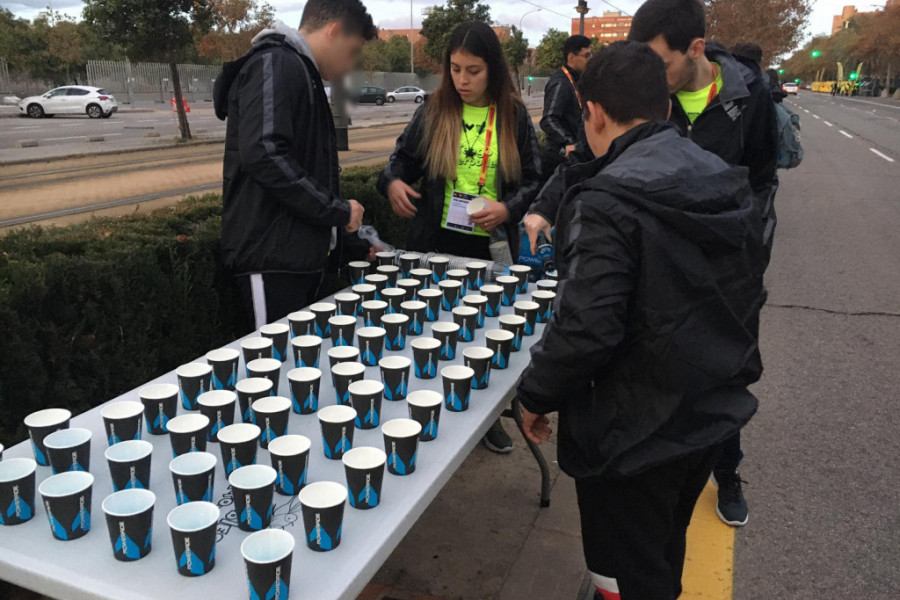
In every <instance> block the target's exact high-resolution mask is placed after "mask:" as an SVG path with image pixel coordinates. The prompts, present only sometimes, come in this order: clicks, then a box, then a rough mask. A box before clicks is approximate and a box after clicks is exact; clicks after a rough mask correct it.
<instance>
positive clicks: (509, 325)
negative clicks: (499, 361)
mask: <svg viewBox="0 0 900 600" xmlns="http://www.w3.org/2000/svg"><path fill="white" fill-rule="evenodd" d="M525 323H526V320H525V317H522V316H519V315H503V316H502V317H500V329H505V330H506V331H511V332H512V333H513V336H514V337H513V342H512V351H513V352H518V351H519V350H521V349H522V338H524V337H525Z"/></svg>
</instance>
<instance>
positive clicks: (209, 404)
mask: <svg viewBox="0 0 900 600" xmlns="http://www.w3.org/2000/svg"><path fill="white" fill-rule="evenodd" d="M197 404H199V405H200V414H201V415H205V416H206V417H207V418H208V419H209V428H208V429H207V430H206V441H208V442H212V443H214V444H215V443H218V441H219V432H220V431H221V430H222V429H224V428H225V427H228V426H229V425H234V409H235V406H236V405H237V393H235V392H231V391H229V390H213V391H211V392H206V393H205V394H202V395H201V396H200V398H199V399H198V400H197Z"/></svg>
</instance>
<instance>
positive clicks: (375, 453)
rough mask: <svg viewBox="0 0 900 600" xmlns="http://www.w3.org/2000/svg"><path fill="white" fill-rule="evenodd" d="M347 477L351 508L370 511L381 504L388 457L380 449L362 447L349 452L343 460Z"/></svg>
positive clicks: (348, 497)
mask: <svg viewBox="0 0 900 600" xmlns="http://www.w3.org/2000/svg"><path fill="white" fill-rule="evenodd" d="M341 460H342V461H343V463H344V473H345V474H346V476H347V499H348V500H349V501H350V506H352V507H353V508H356V509H359V510H369V509H372V508H375V507H376V506H378V504H379V503H380V502H381V484H382V483H383V482H384V465H385V463H386V462H387V455H386V454H385V453H384V452H382V451H381V450H380V449H378V448H372V447H370V446H360V447H359V448H353V449H352V450H348V451H347V452H346V453H345V454H344V457H343V458H342V459H341Z"/></svg>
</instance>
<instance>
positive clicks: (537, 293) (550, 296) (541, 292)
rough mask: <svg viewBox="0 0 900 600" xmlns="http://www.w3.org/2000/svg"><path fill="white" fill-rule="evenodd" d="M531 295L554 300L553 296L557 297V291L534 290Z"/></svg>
mask: <svg viewBox="0 0 900 600" xmlns="http://www.w3.org/2000/svg"><path fill="white" fill-rule="evenodd" d="M531 297H532V298H545V299H547V300H552V299H553V298H556V292H554V291H552V290H534V291H533V292H531Z"/></svg>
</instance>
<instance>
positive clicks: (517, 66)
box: [513, 65, 522, 96]
mask: <svg viewBox="0 0 900 600" xmlns="http://www.w3.org/2000/svg"><path fill="white" fill-rule="evenodd" d="M513 71H515V72H516V87H518V88H519V95H520V96H521V95H522V78H521V77H519V65H516V66H514V67H513Z"/></svg>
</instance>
